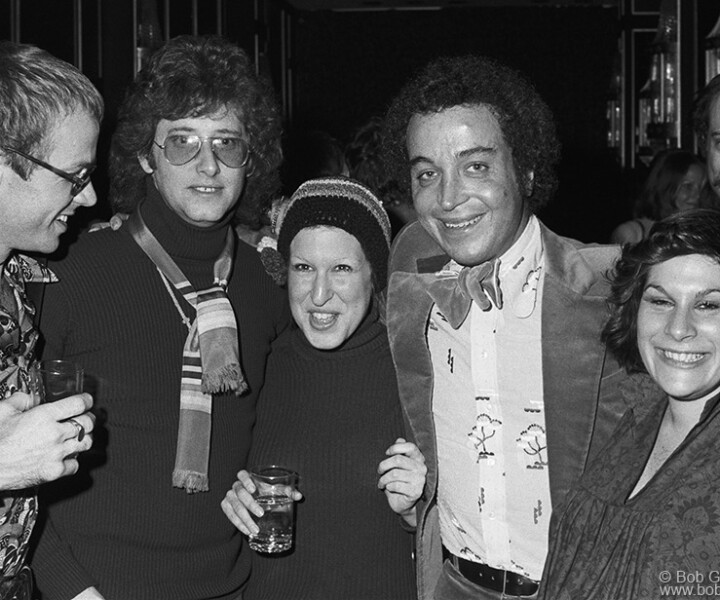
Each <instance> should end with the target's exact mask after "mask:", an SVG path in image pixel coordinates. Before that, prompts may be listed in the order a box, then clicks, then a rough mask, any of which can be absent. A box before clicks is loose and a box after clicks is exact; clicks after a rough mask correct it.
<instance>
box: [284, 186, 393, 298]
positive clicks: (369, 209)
mask: <svg viewBox="0 0 720 600" xmlns="http://www.w3.org/2000/svg"><path fill="white" fill-rule="evenodd" d="M318 225H327V226H329V227H338V228H340V229H342V230H344V231H346V232H348V233H349V234H350V235H352V236H354V237H355V238H356V239H357V240H358V242H360V246H361V247H362V249H363V252H364V253H365V257H366V258H367V260H368V262H369V263H370V266H371V268H372V272H373V280H374V283H375V289H376V291H381V290H383V289H384V288H385V285H386V279H387V263H388V256H389V253H390V240H391V229H390V219H389V218H388V215H387V213H386V212H385V209H384V208H383V206H382V202H381V201H380V200H379V199H378V198H377V196H375V194H374V193H373V192H372V191H371V190H370V189H369V188H367V187H365V186H364V185H363V184H361V183H359V182H358V181H355V180H354V179H350V178H347V177H321V178H318V179H310V180H309V181H306V182H305V183H303V184H301V185H300V187H298V189H297V190H296V191H295V193H294V194H293V195H292V197H291V198H290V200H288V202H287V203H286V204H284V205H283V206H282V207H281V209H280V212H279V214H278V216H277V220H276V223H275V231H276V232H277V236H278V241H277V249H278V252H280V254H281V255H282V257H283V258H284V259H285V260H286V261H287V260H288V259H289V256H290V244H291V242H292V240H293V239H294V238H295V236H296V235H297V233H298V232H299V231H300V230H301V229H304V228H306V227H316V226H318Z"/></svg>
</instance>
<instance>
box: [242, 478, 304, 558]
mask: <svg viewBox="0 0 720 600" xmlns="http://www.w3.org/2000/svg"><path fill="white" fill-rule="evenodd" d="M250 477H252V480H253V483H254V484H255V488H256V490H255V493H254V494H253V497H254V498H255V501H256V502H257V503H258V504H259V505H260V506H261V507H262V509H263V510H264V511H265V513H264V514H263V516H262V517H255V516H254V515H253V518H254V519H255V522H256V523H257V526H258V527H259V528H260V531H259V532H258V533H257V535H253V536H250V547H251V548H252V549H253V550H255V551H257V552H264V553H269V554H275V553H277V552H287V551H288V550H290V549H291V548H292V545H293V537H294V532H295V502H294V501H293V499H292V492H293V491H295V488H296V487H297V482H298V474H297V473H296V472H295V471H291V470H290V469H286V468H284V467H278V466H276V465H270V466H261V467H255V468H254V469H251V470H250Z"/></svg>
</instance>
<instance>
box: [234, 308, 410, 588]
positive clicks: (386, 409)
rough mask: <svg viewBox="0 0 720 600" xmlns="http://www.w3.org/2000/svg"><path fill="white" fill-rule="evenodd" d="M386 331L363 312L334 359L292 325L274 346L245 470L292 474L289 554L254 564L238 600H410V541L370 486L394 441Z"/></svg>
mask: <svg viewBox="0 0 720 600" xmlns="http://www.w3.org/2000/svg"><path fill="white" fill-rule="evenodd" d="M402 432H403V423H402V416H401V408H400V402H399V400H398V391H397V382H396V378H395V369H394V367H393V363H392V358H391V356H390V349H389V347H388V340H387V333H386V331H385V327H384V326H383V325H382V324H381V323H379V322H378V321H377V313H376V312H374V311H373V312H371V313H370V315H369V316H368V317H367V318H366V319H365V321H364V322H363V323H362V324H361V326H360V327H359V328H358V330H357V331H356V332H355V334H354V335H353V336H352V337H351V338H350V339H349V340H348V341H347V342H345V344H344V345H343V346H342V347H341V348H339V349H337V350H333V351H325V350H318V349H316V348H314V347H312V346H311V345H310V344H309V343H308V341H307V339H306V338H305V336H304V335H303V333H302V331H301V330H300V329H298V328H297V327H295V326H293V327H292V328H291V329H288V330H286V331H285V333H284V334H283V335H282V336H281V337H280V338H279V339H278V340H277V342H276V343H275V344H274V345H273V351H272V354H271V355H270V360H269V361H268V371H267V383H266V385H265V388H264V389H263V392H262V395H261V398H260V400H259V402H258V416H257V423H256V426H255V430H254V432H253V438H254V439H253V448H252V451H251V456H250V460H251V464H268V463H274V464H280V465H283V466H286V467H289V468H291V469H293V470H296V471H297V472H298V474H299V475H300V485H299V488H300V490H301V491H302V492H303V494H304V495H305V497H304V499H303V500H302V501H301V502H300V503H298V505H297V507H296V516H297V522H296V538H295V546H294V549H293V550H292V551H291V552H290V554H288V555H287V556H263V555H260V554H258V555H257V556H256V558H255V559H254V564H253V573H252V576H251V577H250V582H249V584H248V588H247V589H246V590H245V593H244V595H243V599H244V600H280V599H282V600H340V599H342V600H411V599H412V598H416V597H417V595H416V592H415V583H414V581H415V576H414V571H413V561H412V558H411V550H412V538H411V536H410V535H409V534H408V533H406V532H405V531H404V530H403V529H402V528H401V526H400V522H399V519H398V517H397V515H395V514H394V513H393V512H392V510H391V509H390V507H389V506H388V504H387V500H386V499H385V494H384V493H383V492H382V491H380V490H378V488H377V480H378V475H377V466H378V463H380V461H381V460H383V459H385V458H386V456H385V450H386V449H387V448H388V446H390V445H391V444H392V443H393V442H394V441H395V439H396V438H397V437H399V436H402V435H403V433H402Z"/></svg>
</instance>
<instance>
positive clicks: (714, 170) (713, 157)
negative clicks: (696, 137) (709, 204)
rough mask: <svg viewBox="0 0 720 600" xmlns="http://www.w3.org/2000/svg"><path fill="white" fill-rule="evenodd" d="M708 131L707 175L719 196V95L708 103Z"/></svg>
mask: <svg viewBox="0 0 720 600" xmlns="http://www.w3.org/2000/svg"><path fill="white" fill-rule="evenodd" d="M708 129H709V131H708V134H707V143H706V148H705V150H706V153H707V177H708V183H709V184H710V187H711V188H712V189H713V191H714V192H715V195H716V196H718V198H720V96H717V97H716V98H715V100H713V102H712V104H711V105H710V118H709V128H708Z"/></svg>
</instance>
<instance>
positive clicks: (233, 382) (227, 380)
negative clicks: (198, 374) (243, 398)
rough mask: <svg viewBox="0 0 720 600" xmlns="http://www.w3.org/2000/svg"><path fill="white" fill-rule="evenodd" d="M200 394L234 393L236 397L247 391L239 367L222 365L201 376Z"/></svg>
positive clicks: (236, 365)
mask: <svg viewBox="0 0 720 600" xmlns="http://www.w3.org/2000/svg"><path fill="white" fill-rule="evenodd" d="M201 389H202V392H203V393H204V394H217V393H219V392H230V391H234V392H235V394H237V395H238V396H239V395H240V394H242V393H243V392H244V391H246V390H247V389H248V386H247V383H246V382H245V378H244V377H243V374H242V371H241V370H240V365H238V364H232V365H223V366H222V367H220V368H219V369H215V370H214V371H212V372H209V373H203V374H202V387H201Z"/></svg>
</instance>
